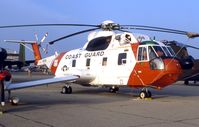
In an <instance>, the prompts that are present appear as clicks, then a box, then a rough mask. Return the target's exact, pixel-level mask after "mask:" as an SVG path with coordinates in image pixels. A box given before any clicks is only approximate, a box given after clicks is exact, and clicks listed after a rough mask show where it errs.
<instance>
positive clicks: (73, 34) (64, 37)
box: [48, 28, 100, 45]
mask: <svg viewBox="0 0 199 127" xmlns="http://www.w3.org/2000/svg"><path fill="white" fill-rule="evenodd" d="M97 29H100V28H92V29H87V30H82V31H79V32H76V33H72V34H69V35H66V36H63V37H60V38H58V39H56V40H53V41H50V42H48V43H49V44H51V45H52V44H54V43H55V42H57V41H60V40H63V39H66V38H69V37H72V36H75V35H78V34H82V33H86V32H90V31H94V30H97Z"/></svg>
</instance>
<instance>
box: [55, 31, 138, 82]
mask: <svg viewBox="0 0 199 127" xmlns="http://www.w3.org/2000/svg"><path fill="white" fill-rule="evenodd" d="M125 34H126V33H123V35H117V34H115V33H114V32H110V31H101V32H93V33H91V34H90V35H89V37H88V42H87V43H86V44H85V46H84V47H83V48H82V49H76V50H71V51H69V52H66V53H64V54H63V56H62V57H60V59H55V60H54V62H53V63H52V67H55V68H56V71H55V75H56V76H60V75H78V76H80V79H79V80H78V81H77V82H78V83H81V84H91V85H127V82H128V79H129V76H130V74H131V72H132V71H133V68H134V66H135V64H136V59H135V56H134V53H133V51H132V47H131V44H132V43H137V40H136V39H135V38H134V36H133V35H132V34H130V33H128V34H129V35H130V36H131V41H129V42H127V40H124V36H125ZM98 37H105V38H107V37H110V39H111V40H110V42H109V44H108V45H107V47H104V48H103V45H102V48H101V49H96V48H95V45H97V44H94V45H90V48H88V47H89V43H91V40H92V39H93V40H94V38H98ZM117 38H118V39H117ZM103 40H104V39H102V41H103ZM100 41H101V40H100ZM100 43H101V42H100ZM92 48H93V49H92Z"/></svg>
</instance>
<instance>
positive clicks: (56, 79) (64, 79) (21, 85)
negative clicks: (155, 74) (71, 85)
mask: <svg viewBox="0 0 199 127" xmlns="http://www.w3.org/2000/svg"><path fill="white" fill-rule="evenodd" d="M78 78H79V76H74V75H67V76H62V77H54V78H49V79H41V80H36V81H29V82H22V83H11V84H7V85H6V87H5V89H6V90H15V89H23V88H28V87H35V86H41V85H46V84H52V83H57V82H67V81H73V80H76V79H78Z"/></svg>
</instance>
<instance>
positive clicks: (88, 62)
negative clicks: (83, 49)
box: [86, 59, 91, 67]
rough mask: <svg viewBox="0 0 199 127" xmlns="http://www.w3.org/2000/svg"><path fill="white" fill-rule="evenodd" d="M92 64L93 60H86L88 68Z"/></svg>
mask: <svg viewBox="0 0 199 127" xmlns="http://www.w3.org/2000/svg"><path fill="white" fill-rule="evenodd" d="M90 62H91V59H86V66H87V67H89V66H90Z"/></svg>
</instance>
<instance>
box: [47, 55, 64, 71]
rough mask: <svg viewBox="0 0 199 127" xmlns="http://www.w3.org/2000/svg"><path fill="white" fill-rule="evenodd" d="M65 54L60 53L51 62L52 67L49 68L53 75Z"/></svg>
mask: <svg viewBox="0 0 199 127" xmlns="http://www.w3.org/2000/svg"><path fill="white" fill-rule="evenodd" d="M65 53H66V52H63V53H60V54H59V55H58V56H57V57H56V58H55V59H54V61H53V63H52V66H51V72H52V73H53V74H55V72H56V70H57V67H58V66H59V63H60V61H61V59H62V57H63V56H64V55H65Z"/></svg>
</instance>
